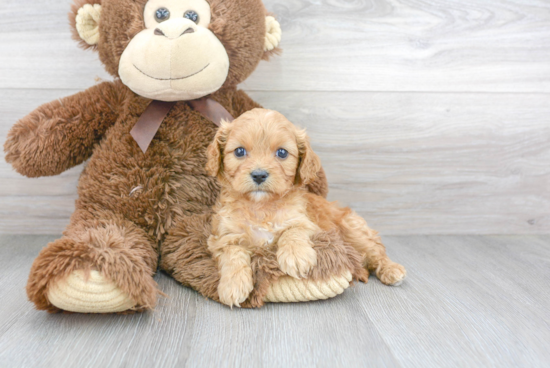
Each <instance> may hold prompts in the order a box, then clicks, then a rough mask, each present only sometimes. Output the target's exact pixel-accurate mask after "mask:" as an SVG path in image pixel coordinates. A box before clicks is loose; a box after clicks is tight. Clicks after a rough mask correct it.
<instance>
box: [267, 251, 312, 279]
mask: <svg viewBox="0 0 550 368" xmlns="http://www.w3.org/2000/svg"><path fill="white" fill-rule="evenodd" d="M277 262H279V268H280V269H281V271H283V272H284V273H286V274H287V275H289V276H292V277H295V278H297V279H299V278H304V277H307V275H308V274H309V272H310V271H311V269H312V268H313V267H315V266H316V265H317V252H315V250H314V249H313V248H312V247H311V246H310V245H309V244H307V245H306V244H303V245H294V246H292V245H289V244H286V245H285V246H283V247H280V248H279V251H278V252H277Z"/></svg>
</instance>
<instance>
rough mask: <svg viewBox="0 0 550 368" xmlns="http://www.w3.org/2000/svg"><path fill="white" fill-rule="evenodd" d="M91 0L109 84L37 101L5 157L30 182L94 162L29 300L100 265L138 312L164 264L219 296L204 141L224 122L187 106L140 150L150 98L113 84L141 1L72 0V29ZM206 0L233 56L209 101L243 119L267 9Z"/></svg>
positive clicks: (41, 258)
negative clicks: (139, 128)
mask: <svg viewBox="0 0 550 368" xmlns="http://www.w3.org/2000/svg"><path fill="white" fill-rule="evenodd" d="M96 3H100V4H101V6H102V13H101V21H100V22H99V43H98V44H97V46H94V47H92V48H91V49H92V50H96V51H97V52H98V53H99V57H100V60H101V61H102V62H103V64H104V65H105V68H106V70H107V71H108V72H109V73H111V74H112V75H113V76H114V77H115V80H114V82H104V83H100V84H98V85H96V86H94V87H91V88H89V89H88V90H86V91H83V92H80V93H77V94H75V95H73V96H69V97H66V98H63V99H61V100H58V101H53V102H50V103H47V104H44V105H42V106H40V107H39V108H37V109H36V110H34V111H33V112H31V113H30V114H29V115H27V116H26V117H24V118H22V119H21V120H19V121H18V122H17V123H16V124H15V126H14V127H13V128H12V129H11V131H10V132H9V134H8V137H7V140H6V143H5V145H4V150H5V152H6V155H5V157H6V160H7V161H8V162H9V163H11V164H12V166H13V167H14V169H15V170H16V171H18V172H19V173H21V174H23V175H26V176H28V177H39V176H49V175H57V174H59V173H61V172H63V171H65V170H67V169H69V168H71V167H73V166H75V165H78V164H80V163H82V162H84V161H86V160H89V161H88V163H87V166H86V168H85V169H84V171H83V173H82V175H81V177H80V181H79V184H78V200H77V201H76V211H75V213H74V214H73V216H72V217H71V220H70V224H69V226H68V227H67V229H66V231H65V232H64V236H63V237H62V238H60V239H58V240H56V241H54V242H52V243H50V244H48V245H47V247H46V248H45V249H44V250H43V251H42V252H41V253H40V254H39V255H38V257H37V259H36V260H35V262H34V264H33V266H32V269H31V272H30V276H29V281H28V284H27V294H28V296H29V299H30V300H31V301H32V302H34V303H35V305H36V307H37V308H38V309H45V310H48V311H50V312H56V311H59V310H58V309H57V308H56V307H55V306H53V305H52V304H51V303H50V302H49V301H48V299H47V291H48V285H50V284H51V283H52V282H55V281H56V280H57V279H58V278H60V277H65V276H66V275H68V274H70V273H71V272H72V271H74V270H78V269H82V270H85V271H86V270H91V269H96V270H99V271H100V272H101V273H102V274H103V276H105V277H106V278H108V279H111V280H113V281H114V282H115V283H116V284H117V286H119V287H120V288H121V289H122V290H124V291H125V292H126V293H128V294H129V295H130V296H131V297H132V298H133V299H134V300H135V301H136V302H137V306H136V310H142V309H150V308H153V306H154V305H155V303H156V298H157V289H156V284H155V282H154V280H153V278H152V275H153V274H154V273H155V272H156V271H157V265H158V266H160V268H161V269H163V270H165V271H166V272H168V273H170V274H172V275H173V276H174V278H176V279H177V280H178V281H180V282H181V283H183V284H184V285H189V286H191V287H193V288H195V289H197V290H198V291H199V292H201V293H202V294H204V295H205V296H207V297H210V298H213V299H217V283H218V278H219V276H218V274H217V268H216V264H215V261H214V260H213V259H212V257H211V254H210V253H209V251H208V249H207V246H206V239H207V237H208V235H209V234H210V223H209V217H210V213H211V209H212V206H213V205H214V203H215V201H216V198H217V196H218V193H219V186H218V183H217V182H216V180H215V179H214V178H212V177H209V176H208V175H207V174H206V172H205V169H204V167H205V164H206V148H207V146H208V144H209V143H210V142H211V141H212V139H213V137H214V135H215V133H216V129H217V127H216V126H215V125H214V124H213V123H212V122H211V121H209V120H207V119H206V118H204V117H203V116H202V115H201V114H200V113H198V112H196V111H194V110H193V109H191V108H190V106H189V105H188V103H187V102H186V101H180V102H178V103H177V104H176V105H175V106H174V107H173V108H172V110H171V112H170V113H169V115H168V116H167V117H166V118H165V120H164V121H163V123H162V125H161V127H160V129H159V131H158V132H157V134H156V136H155V138H154V139H153V142H152V143H151V145H150V147H149V149H148V150H147V152H146V153H143V152H142V151H141V150H140V148H139V147H138V145H137V144H136V142H135V141H134V139H133V138H132V137H131V135H130V130H131V129H132V127H133V126H134V125H135V123H136V122H137V120H138V119H139V117H140V116H141V115H142V114H143V112H144V111H145V109H146V108H147V106H148V105H149V104H150V103H151V100H149V99H147V98H144V97H141V96H138V95H136V94H135V93H134V92H132V91H131V90H130V89H129V88H128V87H127V86H125V85H124V84H123V83H122V82H121V81H120V79H118V65H119V61H120V57H121V54H122V52H123V51H124V49H125V48H126V46H127V45H128V43H129V42H130V40H131V39H132V37H133V36H134V35H135V34H137V33H138V32H140V31H141V30H142V29H144V20H143V9H144V6H145V3H146V0H76V1H75V5H74V6H73V12H72V13H71V14H70V16H69V18H70V20H71V24H72V26H73V34H74V35H75V36H77V33H76V31H75V30H74V26H75V20H74V18H75V14H76V11H77V9H78V8H80V7H81V6H83V5H84V4H96ZM209 3H210V4H211V7H212V22H211V23H210V25H209V27H210V29H211V30H212V31H213V32H214V33H215V34H216V36H217V37H218V39H219V40H220V42H221V43H222V44H223V45H224V47H225V48H226V51H227V53H228V55H229V60H230V69H229V75H228V77H227V80H226V81H225V84H224V85H223V87H222V88H221V89H220V90H218V91H217V92H215V93H213V94H212V95H210V96H209V97H210V98H212V99H214V100H215V101H217V102H219V103H220V104H221V105H223V106H224V107H225V108H226V109H227V110H228V111H229V112H230V113H231V114H232V115H233V116H234V117H238V116H240V115H241V114H242V113H244V112H246V111H248V110H251V109H252V108H255V107H258V106H259V105H258V104H257V103H255V102H254V101H253V100H252V99H250V98H249V97H248V96H247V95H246V94H245V93H244V92H242V91H239V90H237V88H236V85H237V84H238V83H240V82H242V81H243V80H245V79H246V78H247V77H248V76H249V75H250V74H251V73H252V72H253V70H254V69H255V68H256V66H257V65H258V63H259V62H260V60H261V59H266V58H268V57H269V55H270V53H265V52H264V51H263V45H264V38H265V31H266V30H265V16H266V14H267V13H266V10H265V8H264V6H263V4H262V2H261V1H260V0H211V1H209ZM78 40H80V38H78ZM81 45H83V46H84V47H88V46H87V45H85V44H83V43H81ZM327 188H328V186H327V183H326V179H325V178H324V174H323V173H322V171H321V172H320V173H319V180H317V181H315V182H314V183H311V185H310V189H311V190H312V191H314V192H316V193H320V194H322V195H326V193H327ZM326 238H327V237H325V240H326ZM333 241H334V242H340V241H341V240H338V239H335V240H333ZM325 243H326V241H323V242H321V244H325ZM346 252H347V250H346V249H344V248H341V253H339V254H338V255H337V256H333V259H335V260H338V262H344V263H345V262H347V263H349V261H345V260H346V259H348V258H349V257H350V256H349V255H348V254H347V253H346ZM159 257H160V261H159ZM352 258H353V257H352ZM335 262H336V261H335ZM257 264H258V265H260V264H263V263H262V262H261V261H258V262H257ZM258 269H261V270H266V269H267V268H266V267H265V266H263V265H262V266H258ZM331 271H334V267H329V266H327V267H326V269H324V270H321V271H320V273H319V274H320V275H321V274H324V273H328V272H331ZM259 272H260V271H259ZM262 272H263V271H262ZM267 274H268V273H265V275H267ZM270 275H271V274H270ZM273 275H275V273H273ZM259 277H260V278H261V279H269V278H270V277H271V279H272V276H269V277H268V276H265V277H264V276H259ZM273 277H276V276H273ZM262 285H263V284H262ZM262 287H264V286H262ZM261 290H263V289H261ZM260 298H261V297H260V296H258V297H257V298H256V300H259V299H260ZM250 305H251V306H258V305H261V302H260V301H257V302H256V304H254V305H252V304H250Z"/></svg>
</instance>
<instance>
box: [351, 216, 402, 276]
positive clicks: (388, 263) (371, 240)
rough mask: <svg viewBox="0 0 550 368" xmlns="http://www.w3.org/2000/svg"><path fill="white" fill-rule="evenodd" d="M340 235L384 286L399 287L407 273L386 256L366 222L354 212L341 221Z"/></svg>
mask: <svg viewBox="0 0 550 368" xmlns="http://www.w3.org/2000/svg"><path fill="white" fill-rule="evenodd" d="M342 233H343V235H344V239H345V240H346V242H348V243H349V244H351V245H352V246H353V247H354V248H355V249H356V250H357V251H358V252H359V253H360V254H361V255H362V256H363V259H364V262H365V267H366V268H367V269H368V270H369V271H370V272H375V273H376V276H377V277H378V278H379V279H380V281H382V283H384V284H386V285H394V286H396V285H400V284H401V283H402V282H403V279H405V276H406V274H407V271H406V270H405V267H403V266H402V265H400V264H398V263H395V262H393V261H392V260H391V259H390V258H389V257H388V256H387V254H386V247H384V244H382V241H381V240H380V236H379V235H378V233H377V232H376V231H374V230H372V229H371V228H369V227H368V226H367V223H366V221H365V220H364V219H363V218H362V217H360V216H359V215H357V214H356V213H354V212H351V213H349V214H348V215H346V217H344V219H343V221H342Z"/></svg>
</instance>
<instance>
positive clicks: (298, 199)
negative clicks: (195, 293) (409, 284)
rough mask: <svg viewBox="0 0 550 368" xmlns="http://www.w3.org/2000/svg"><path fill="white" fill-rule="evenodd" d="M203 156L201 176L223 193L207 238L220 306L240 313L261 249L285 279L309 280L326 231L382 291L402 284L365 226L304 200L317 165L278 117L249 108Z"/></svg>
mask: <svg viewBox="0 0 550 368" xmlns="http://www.w3.org/2000/svg"><path fill="white" fill-rule="evenodd" d="M207 153H208V163H207V171H208V173H209V174H210V175H212V176H217V177H218V180H219V181H220V183H221V187H222V188H221V195H220V197H219V199H218V202H217V204H216V206H215V207H214V211H215V214H214V216H213V218H212V235H211V236H210V237H209V239H208V249H209V250H210V251H211V252H212V254H213V256H214V257H215V259H216V260H217V262H218V268H219V273H220V282H219V285H218V295H219V298H220V301H221V302H222V303H224V304H227V305H229V306H237V307H239V306H240V304H241V303H243V302H244V301H245V300H247V299H248V298H249V295H250V293H251V292H252V291H253V290H254V287H255V282H254V276H253V275H254V273H253V269H252V256H253V255H254V254H255V253H257V252H261V251H262V250H267V251H270V252H274V253H276V260H277V265H278V268H279V269H280V270H281V271H282V272H283V273H284V274H287V275H290V276H292V277H295V278H306V277H308V276H310V273H311V271H312V270H313V268H314V267H315V266H316V265H317V263H318V254H317V252H316V251H315V247H314V243H313V240H312V239H314V237H315V236H317V235H318V234H320V233H323V232H330V231H333V232H337V233H339V234H340V235H341V237H342V238H343V239H344V241H345V242H346V243H348V244H350V245H351V246H352V247H353V248H354V249H355V251H357V252H358V254H359V255H360V259H361V264H362V265H363V266H364V267H366V269H368V270H369V271H373V272H375V273H376V276H378V278H379V279H380V280H381V281H382V282H383V283H384V284H387V285H395V284H398V283H400V282H401V281H402V280H403V278H404V277H405V269H404V268H403V266H401V265H399V264H397V263H395V262H392V261H391V260H390V259H389V258H388V256H387V255H386V251H385V248H384V245H383V244H382V242H381V241H380V237H379V236H378V234H377V233H376V232H375V231H374V230H372V229H370V228H369V227H368V226H367V223H366V222H365V220H363V219H362V218H361V217H360V216H358V215H357V214H356V213H354V212H353V211H352V210H351V209H349V208H340V207H338V206H337V205H336V204H335V203H330V202H328V201H327V200H326V199H324V198H323V197H321V196H318V195H315V194H312V193H308V191H307V190H306V189H305V185H307V184H309V183H311V182H313V181H314V180H315V179H316V174H317V172H318V171H319V169H320V167H321V162H320V160H319V157H318V156H317V155H316V154H315V152H313V150H312V149H311V146H310V144H309V139H308V137H307V136H306V133H305V131H304V130H299V129H297V128H296V127H295V126H294V125H292V124H291V123H290V122H289V121H288V120H287V119H285V118H284V117H283V116H282V115H281V114H279V113H277V112H275V111H269V110H264V109H254V110H252V111H249V112H247V113H245V114H243V115H241V117H239V118H238V119H237V120H235V121H234V122H233V123H224V124H223V125H222V126H221V128H220V129H219V131H218V133H217V134H216V137H215V139H214V142H213V143H212V144H211V145H210V146H209V147H208V151H207Z"/></svg>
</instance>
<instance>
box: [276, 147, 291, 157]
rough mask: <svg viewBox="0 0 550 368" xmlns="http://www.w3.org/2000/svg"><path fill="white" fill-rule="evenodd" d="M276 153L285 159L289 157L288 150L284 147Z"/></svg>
mask: <svg viewBox="0 0 550 368" xmlns="http://www.w3.org/2000/svg"><path fill="white" fill-rule="evenodd" d="M275 155H276V156H277V157H279V158H282V159H285V158H287V157H288V151H287V150H286V149H284V148H279V149H278V150H277V153H276V154H275Z"/></svg>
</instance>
